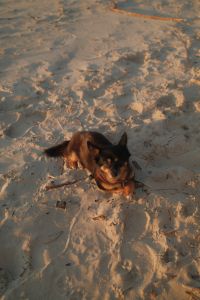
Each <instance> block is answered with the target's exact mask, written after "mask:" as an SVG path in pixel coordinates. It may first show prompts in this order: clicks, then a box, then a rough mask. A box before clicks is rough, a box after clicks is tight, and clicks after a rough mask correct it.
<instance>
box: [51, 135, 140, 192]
mask: <svg viewBox="0 0 200 300" xmlns="http://www.w3.org/2000/svg"><path fill="white" fill-rule="evenodd" d="M45 154H46V155H47V156H50V157H59V156H61V157H63V158H64V159H65V161H66V164H67V166H68V167H69V168H77V167H78V162H79V163H80V164H81V166H82V167H83V168H86V169H87V170H89V172H90V173H91V175H92V176H93V177H94V179H95V181H96V183H97V185H98V187H99V188H101V189H103V190H106V191H110V192H113V193H121V194H124V195H129V194H132V193H133V192H134V189H135V185H134V180H133V176H132V170H131V167H130V164H129V157H130V153H129V151H128V148H127V134H126V133H124V134H123V135H122V137H121V139H120V141H119V143H118V144H117V145H113V144H112V143H111V142H110V141H109V140H108V139H107V138H106V137H105V136H104V135H102V134H101V133H98V132H91V131H81V132H76V133H75V134H74V135H73V136H72V138H71V140H70V141H65V142H63V143H62V144H59V145H57V146H54V147H52V148H49V149H46V150H45Z"/></svg>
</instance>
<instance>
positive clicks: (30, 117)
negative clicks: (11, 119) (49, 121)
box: [4, 111, 46, 138]
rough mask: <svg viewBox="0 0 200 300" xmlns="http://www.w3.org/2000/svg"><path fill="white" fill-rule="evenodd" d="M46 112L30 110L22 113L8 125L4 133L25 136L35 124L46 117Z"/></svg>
mask: <svg viewBox="0 0 200 300" xmlns="http://www.w3.org/2000/svg"><path fill="white" fill-rule="evenodd" d="M45 117H46V113H44V112H39V111H36V112H29V113H24V114H21V115H20V117H19V119H18V120H17V121H16V122H15V123H13V124H12V125H11V126H10V127H8V128H7V129H6V130H5V131H4V134H5V135H6V136H8V137H10V138H18V137H23V136H24V135H25V134H26V133H27V132H28V131H29V130H30V129H31V128H32V127H33V126H34V125H36V124H37V123H38V122H41V121H43V120H44V119H45Z"/></svg>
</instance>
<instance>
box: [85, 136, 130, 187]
mask: <svg viewBox="0 0 200 300" xmlns="http://www.w3.org/2000/svg"><path fill="white" fill-rule="evenodd" d="M88 148H89V150H90V151H93V153H94V154H95V160H96V164H97V166H98V168H99V169H100V171H101V174H102V176H103V178H105V180H106V181H107V182H109V183H111V184H112V183H116V182H119V181H124V180H126V179H127V178H128V177H129V175H130V173H131V167H130V165H129V157H130V152H129V151H128V148H127V134H126V133H124V134H123V135H122V137H121V139H120V141H119V143H118V144H117V145H111V146H107V147H105V148H100V147H98V146H96V145H94V144H92V143H91V142H88Z"/></svg>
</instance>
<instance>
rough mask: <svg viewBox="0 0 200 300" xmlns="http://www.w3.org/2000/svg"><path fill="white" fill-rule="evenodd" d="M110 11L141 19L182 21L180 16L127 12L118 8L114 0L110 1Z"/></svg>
mask: <svg viewBox="0 0 200 300" xmlns="http://www.w3.org/2000/svg"><path fill="white" fill-rule="evenodd" d="M111 11H113V12H115V13H120V14H126V15H128V16H130V17H137V18H143V19H151V20H159V21H173V22H183V21H184V19H181V18H173V17H160V16H152V15H144V14H140V13H136V12H129V11H126V10H124V9H122V8H119V7H118V5H117V3H116V2H115V1H112V6H111Z"/></svg>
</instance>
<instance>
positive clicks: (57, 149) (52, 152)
mask: <svg viewBox="0 0 200 300" xmlns="http://www.w3.org/2000/svg"><path fill="white" fill-rule="evenodd" d="M68 144H69V141H65V142H63V143H62V144H59V145H57V146H54V147H51V148H48V149H45V150H44V153H45V154H46V155H47V156H49V157H59V156H64V154H65V151H66V149H67V146H68Z"/></svg>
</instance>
